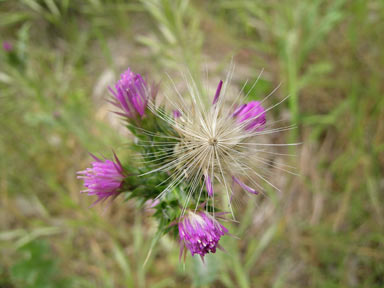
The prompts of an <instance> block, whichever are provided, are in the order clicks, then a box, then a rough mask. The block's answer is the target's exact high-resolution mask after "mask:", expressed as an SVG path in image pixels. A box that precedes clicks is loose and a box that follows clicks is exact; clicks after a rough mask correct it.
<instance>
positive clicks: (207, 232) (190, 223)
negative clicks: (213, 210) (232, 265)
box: [178, 211, 228, 260]
mask: <svg viewBox="0 0 384 288" xmlns="http://www.w3.org/2000/svg"><path fill="white" fill-rule="evenodd" d="M178 227H179V236H180V245H181V246H180V257H181V255H182V254H183V251H184V252H186V249H188V250H189V251H190V252H191V254H192V256H193V255H195V254H199V255H200V257H201V259H202V260H204V256H205V254H207V253H215V252H216V248H221V246H220V245H219V241H220V238H221V237H222V236H224V235H225V234H228V229H227V228H225V227H224V226H223V225H221V224H220V223H219V222H218V221H217V220H216V219H215V218H213V217H212V216H211V215H209V214H207V213H205V212H203V211H200V212H198V213H194V212H192V211H188V212H187V214H186V215H185V216H184V217H183V218H182V220H181V221H180V222H179V223H178Z"/></svg>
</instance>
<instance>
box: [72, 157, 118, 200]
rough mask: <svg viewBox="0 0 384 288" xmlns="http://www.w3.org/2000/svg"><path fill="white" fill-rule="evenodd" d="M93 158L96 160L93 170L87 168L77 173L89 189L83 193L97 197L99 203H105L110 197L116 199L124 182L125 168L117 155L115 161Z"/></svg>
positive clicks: (93, 163)
mask: <svg viewBox="0 0 384 288" xmlns="http://www.w3.org/2000/svg"><path fill="white" fill-rule="evenodd" d="M91 156H92V157H93V158H94V159H95V160H96V161H94V162H92V164H91V165H92V168H87V169H85V170H83V171H79V172H77V174H78V175H80V176H78V177H77V178H79V179H84V186H85V188H87V189H86V190H83V191H81V192H86V193H88V195H96V196H97V197H98V199H97V200H96V202H94V203H93V204H96V203H97V202H99V201H105V200H106V199H107V198H109V197H116V196H117V195H118V194H119V192H120V188H121V186H122V183H123V180H124V171H123V167H122V165H121V163H120V161H119V159H118V158H117V156H116V155H115V161H111V160H108V159H106V160H102V159H99V158H97V157H96V156H94V155H92V154H91Z"/></svg>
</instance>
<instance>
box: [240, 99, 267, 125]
mask: <svg viewBox="0 0 384 288" xmlns="http://www.w3.org/2000/svg"><path fill="white" fill-rule="evenodd" d="M233 117H235V118H236V119H237V122H238V123H244V124H245V129H246V130H248V131H258V130H262V129H263V126H264V125H265V123H266V119H265V109H264V108H263V106H261V103H260V102H259V101H251V102H248V103H246V104H243V105H241V106H240V107H238V108H237V109H236V111H235V112H234V113H233Z"/></svg>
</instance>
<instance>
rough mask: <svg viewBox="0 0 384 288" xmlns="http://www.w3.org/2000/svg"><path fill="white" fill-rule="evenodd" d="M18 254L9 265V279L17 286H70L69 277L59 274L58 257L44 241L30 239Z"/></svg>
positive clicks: (34, 287) (30, 287) (41, 287)
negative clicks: (54, 255)
mask: <svg viewBox="0 0 384 288" xmlns="http://www.w3.org/2000/svg"><path fill="white" fill-rule="evenodd" d="M20 254H21V255H22V256H21V259H19V260H18V261H16V262H15V263H14V264H13V266H12V267H11V279H13V282H14V283H15V284H16V285H17V286H18V287H28V288H50V287H59V288H60V287H70V281H69V279H65V278H63V277H60V276H59V275H60V274H61V273H60V270H59V269H60V268H59V267H58V259H57V258H56V259H55V258H54V257H53V255H52V251H51V249H50V247H49V244H48V243H47V242H46V241H32V242H30V243H28V244H27V245H25V246H23V247H22V248H20Z"/></svg>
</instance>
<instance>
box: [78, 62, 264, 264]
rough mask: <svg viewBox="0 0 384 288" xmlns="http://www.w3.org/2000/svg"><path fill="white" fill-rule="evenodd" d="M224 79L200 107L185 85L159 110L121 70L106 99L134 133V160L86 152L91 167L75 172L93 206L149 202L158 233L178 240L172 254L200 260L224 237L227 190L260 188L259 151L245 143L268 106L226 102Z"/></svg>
mask: <svg viewBox="0 0 384 288" xmlns="http://www.w3.org/2000/svg"><path fill="white" fill-rule="evenodd" d="M228 82H229V81H228V77H227V79H226V81H225V82H223V81H220V82H219V85H218V86H217V89H216V93H215V94H214V95H212V98H211V100H210V101H209V100H208V101H209V102H210V104H209V105H206V104H205V103H206V102H207V101H206V100H207V99H209V98H210V95H202V93H201V92H200V90H199V89H198V88H197V85H196V84H195V82H193V80H192V81H191V82H190V83H187V88H188V94H189V95H181V94H182V93H180V92H179V91H178V90H177V88H175V94H176V95H178V96H177V97H178V98H177V99H176V100H175V99H172V100H171V101H167V104H169V105H168V106H170V105H171V107H166V105H160V104H156V95H157V92H158V89H157V88H158V87H157V86H156V85H149V84H148V83H147V81H146V80H144V79H143V77H142V76H141V75H140V74H135V73H134V72H132V71H131V70H130V69H128V70H127V71H125V72H124V73H123V74H122V75H121V78H120V80H118V81H117V83H116V84H115V85H114V87H112V88H111V87H110V89H109V90H110V93H111V96H112V100H111V101H110V102H111V103H112V104H113V105H114V106H115V107H116V108H117V109H118V111H116V113H117V114H118V115H120V116H121V117H122V118H123V119H124V121H125V123H126V126H127V128H128V129H129V130H130V131H131V132H132V134H133V135H134V141H132V142H131V143H130V147H131V148H132V149H133V151H135V152H138V153H137V154H138V155H139V157H138V158H130V159H127V161H121V160H119V158H118V157H117V155H116V154H114V158H113V159H111V160H109V159H102V158H98V157H96V156H94V155H92V157H93V158H94V161H93V162H92V164H91V166H92V167H91V168H88V169H85V170H84V171H80V172H78V175H79V176H78V177H79V178H82V179H83V180H84V186H85V188H86V189H85V190H84V191H82V192H85V193H87V194H88V195H94V196H97V200H96V202H95V203H97V202H103V201H105V200H107V199H113V198H116V197H117V196H118V195H124V199H126V200H128V199H133V198H135V199H136V200H137V201H139V202H140V203H142V204H143V206H145V205H147V206H148V205H149V206H150V207H151V209H152V210H153V209H154V211H155V212H154V213H153V217H155V218H156V219H157V220H158V223H159V233H160V234H164V233H170V234H173V236H174V237H177V238H178V239H179V243H180V256H181V255H182V254H184V256H185V255H186V252H187V250H189V251H190V252H191V254H192V256H193V255H195V254H197V255H200V256H201V258H202V259H204V256H205V255H206V254H207V253H215V252H216V248H221V246H220V244H219V241H220V239H221V237H222V236H224V235H226V234H228V229H227V228H226V227H224V225H222V224H221V223H219V220H220V221H222V220H224V218H225V216H226V215H225V214H227V213H228V214H229V213H232V214H233V211H232V206H231V205H230V203H231V201H232V196H233V191H234V186H235V185H238V187H239V188H241V189H242V190H244V191H245V193H250V194H258V193H259V192H260V191H262V190H263V188H262V186H261V185H260V184H258V183H257V181H255V180H254V179H255V178H260V179H263V180H265V181H267V180H266V179H265V178H264V177H263V176H262V175H261V174H259V173H257V172H256V171H253V169H252V168H251V167H250V163H251V162H254V161H258V159H259V158H257V157H256V156H255V155H257V152H258V151H262V150H258V149H257V147H259V146H257V143H256V146H255V145H254V144H255V142H254V140H253V139H255V137H257V136H258V135H261V134H263V133H264V132H263V131H264V127H265V124H266V117H265V114H266V112H267V111H268V109H264V108H263V107H262V105H261V102H258V101H251V102H248V103H241V102H240V101H239V102H240V103H237V102H236V101H238V100H239V99H238V98H239V96H238V97H237V98H236V99H234V100H233V102H232V103H233V104H232V105H228V103H226V102H228V101H226V100H225V98H226V97H225V95H226V94H228V93H226V91H227V90H228V89H227V88H228V87H227V85H228ZM175 87H176V86H175ZM185 96H189V99H190V100H191V101H187V100H186V99H188V97H185ZM242 179H243V180H242ZM244 179H247V181H248V182H250V183H253V184H252V185H254V187H250V186H248V185H250V184H248V185H246V184H245V183H244V182H243V181H244ZM216 185H217V187H219V188H220V189H218V188H217V187H216V188H215V187H214V186H216ZM217 193H225V194H224V195H225V198H226V199H227V203H229V205H228V208H226V209H219V208H218V207H215V203H216V202H217V201H218V200H216V201H215V195H216V194H217ZM216 198H217V197H216ZM217 199H220V198H217ZM148 203H150V204H148Z"/></svg>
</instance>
